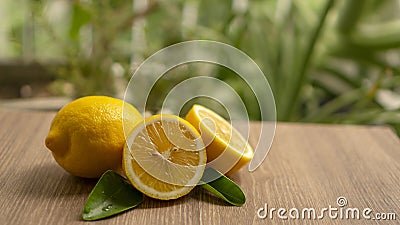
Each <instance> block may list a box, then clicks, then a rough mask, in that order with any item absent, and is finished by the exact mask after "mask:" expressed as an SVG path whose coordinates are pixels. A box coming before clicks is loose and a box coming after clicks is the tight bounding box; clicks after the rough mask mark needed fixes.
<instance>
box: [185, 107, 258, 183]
mask: <svg viewBox="0 0 400 225" xmlns="http://www.w3.org/2000/svg"><path fill="white" fill-rule="evenodd" d="M185 119H186V120H187V121H189V122H190V123H191V124H192V125H193V126H194V127H195V128H196V129H197V131H198V132H200V133H201V137H202V138H203V140H204V143H206V145H207V146H206V149H207V160H208V165H209V166H211V167H213V168H214V169H216V170H218V171H220V172H222V173H224V174H226V175H231V174H233V173H235V172H237V171H238V170H239V169H240V168H242V167H243V166H244V165H246V164H247V163H248V162H250V160H251V159H252V158H253V155H254V151H253V149H252V147H251V146H250V144H249V143H248V142H247V140H246V139H245V138H244V137H243V136H242V135H241V134H240V132H239V131H238V130H236V129H235V128H234V127H233V126H231V124H230V123H229V122H228V121H226V120H225V119H224V118H222V117H221V116H220V115H218V114H217V113H215V112H214V111H212V110H210V109H208V108H206V107H204V106H202V105H197V104H195V105H193V107H192V108H191V109H190V110H189V112H188V113H187V115H186V117H185Z"/></svg>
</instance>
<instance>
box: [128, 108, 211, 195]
mask: <svg viewBox="0 0 400 225" xmlns="http://www.w3.org/2000/svg"><path fill="white" fill-rule="evenodd" d="M206 163H207V154H206V150H205V147H204V144H203V142H202V140H201V137H200V134H199V133H198V132H197V130H196V129H195V128H194V127H193V126H192V125H191V124H190V123H188V122H187V121H185V120H184V119H182V118H180V117H178V116H174V115H165V114H163V115H154V116H151V117H149V118H147V119H145V120H144V121H143V122H141V123H139V124H138V125H137V126H136V127H135V128H133V130H132V132H131V133H130V134H129V135H128V137H127V144H126V146H125V148H124V153H123V169H124V172H125V174H126V176H127V177H128V179H129V181H130V182H131V183H132V185H133V186H134V187H135V188H137V189H138V190H140V191H141V192H142V193H144V194H145V195H147V196H150V197H153V198H157V199H162V200H168V199H176V198H179V197H181V196H183V195H186V194H187V193H189V192H190V191H191V190H192V189H193V188H194V187H195V186H196V185H197V184H198V183H199V181H200V179H201V177H202V175H203V173H204V169H205V166H206Z"/></svg>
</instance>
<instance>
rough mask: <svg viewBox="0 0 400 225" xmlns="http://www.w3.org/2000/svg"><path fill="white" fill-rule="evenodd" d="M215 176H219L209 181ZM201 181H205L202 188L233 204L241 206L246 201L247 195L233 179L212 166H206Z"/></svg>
mask: <svg viewBox="0 0 400 225" xmlns="http://www.w3.org/2000/svg"><path fill="white" fill-rule="evenodd" d="M215 177H218V178H217V179H215V180H213V181H211V182H208V183H207V181H208V180H212V179H213V178H215ZM201 181H202V182H203V184H201V185H200V186H201V187H202V188H204V189H205V190H207V191H209V192H211V193H213V194H214V195H215V196H217V197H219V198H221V199H223V200H224V201H226V202H228V203H229V204H231V205H234V206H241V205H243V204H244V203H245V202H246V196H245V195H244V193H243V191H242V189H240V187H239V186H238V185H237V184H235V182H233V181H232V180H231V179H229V178H228V177H226V176H224V175H223V174H222V173H220V172H218V171H216V170H214V169H213V168H211V167H208V168H206V170H205V171H204V174H203V177H202V178H201Z"/></svg>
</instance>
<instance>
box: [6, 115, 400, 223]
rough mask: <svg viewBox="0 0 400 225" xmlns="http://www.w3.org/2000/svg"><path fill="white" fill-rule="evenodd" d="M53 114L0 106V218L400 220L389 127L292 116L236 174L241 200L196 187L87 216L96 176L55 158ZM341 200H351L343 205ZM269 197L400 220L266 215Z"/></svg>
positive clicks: (396, 161) (399, 156) (272, 201)
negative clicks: (69, 169) (50, 140)
mask: <svg viewBox="0 0 400 225" xmlns="http://www.w3.org/2000/svg"><path fill="white" fill-rule="evenodd" d="M53 116H54V113H51V112H37V111H36V112H32V111H25V112H24V111H16V110H14V111H13V110H4V109H3V110H0V127H1V129H0V160H1V161H0V224H24V225H25V224H83V223H92V224H140V225H142V224H185V225H186V224H188V225H190V224H237V225H239V224H400V218H399V217H400V141H399V139H398V137H397V136H396V135H395V134H394V133H393V132H392V131H391V130H390V129H389V128H387V127H373V126H339V125H310V124H288V123H283V124H278V125H277V130H276V136H275V139H274V143H273V145H272V148H271V150H270V153H269V155H268V156H267V158H266V160H265V161H264V162H263V164H262V165H261V167H260V168H258V169H257V170H256V171H255V172H253V173H248V172H247V171H246V170H241V171H240V172H238V173H237V174H235V175H233V176H232V179H233V180H234V181H235V182H237V183H238V184H239V185H240V186H241V188H242V189H243V191H244V192H245V194H246V197H247V202H246V203H245V205H244V206H242V207H234V206H229V205H227V204H225V203H224V202H223V201H221V200H219V199H217V198H215V197H214V196H212V195H209V194H208V193H206V192H205V191H203V190H200V189H195V190H194V191H192V192H191V193H190V194H189V195H187V196H185V197H182V198H180V199H177V200H173V201H159V200H154V199H150V198H145V200H144V202H143V203H142V204H141V205H140V206H138V207H137V208H135V209H133V210H131V211H128V212H126V213H123V214H120V215H117V216H115V217H112V218H110V219H106V220H101V221H96V222H85V221H82V219H81V212H82V209H83V205H84V203H85V200H86V198H87V196H88V194H89V192H90V191H91V189H92V188H93V186H94V184H95V182H96V181H95V180H89V179H81V178H77V177H74V176H71V175H69V174H68V173H66V172H64V170H63V169H61V168H60V167H59V166H58V165H57V164H56V162H55V161H54V160H53V158H52V156H51V154H50V151H48V150H47V149H46V147H45V146H44V139H45V137H46V135H47V132H48V129H49V126H50V122H51V120H52V118H53ZM259 125H260V124H259V123H253V124H252V127H253V128H256V127H257V126H259ZM254 130H257V129H254ZM253 133H254V132H253ZM251 141H255V140H251ZM253 144H254V143H253ZM339 197H344V198H346V200H347V205H346V206H343V207H339V206H338V203H337V199H338V198H339ZM265 204H267V205H268V208H269V210H270V209H271V208H281V207H282V208H285V209H287V210H290V209H292V208H297V209H298V210H299V211H300V213H301V210H302V209H304V208H315V209H316V211H317V212H319V211H320V210H321V209H323V208H327V207H329V206H330V205H331V207H337V208H342V209H347V208H359V209H360V211H361V210H363V209H364V208H371V209H372V210H373V211H372V213H370V214H369V215H371V216H374V215H376V214H375V213H387V214H385V215H386V216H387V215H393V213H394V214H396V219H395V220H393V219H392V220H372V219H370V220H366V219H364V218H361V219H360V220H356V219H331V218H330V217H329V215H327V214H326V213H325V214H324V215H325V217H324V218H323V219H315V220H314V219H290V218H289V219H287V220H283V219H280V218H278V216H277V213H276V212H273V213H272V215H273V219H270V218H269V215H270V214H268V215H267V218H265V219H260V218H259V217H258V216H257V210H258V209H260V208H261V207H264V206H265ZM264 212H265V210H262V211H260V214H261V216H262V213H264ZM274 213H275V214H274ZM292 213H293V212H292ZM391 213H392V214H391ZM285 215H286V216H288V213H286V214H285ZM293 215H295V214H293ZM380 215H383V214H380ZM300 216H301V215H300ZM300 218H301V217H300Z"/></svg>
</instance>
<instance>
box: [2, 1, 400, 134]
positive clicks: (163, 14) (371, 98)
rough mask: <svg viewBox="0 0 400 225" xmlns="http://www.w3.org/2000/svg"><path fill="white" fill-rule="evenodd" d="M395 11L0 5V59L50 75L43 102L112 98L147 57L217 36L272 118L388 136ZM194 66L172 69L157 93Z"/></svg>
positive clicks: (363, 4)
mask: <svg viewBox="0 0 400 225" xmlns="http://www.w3.org/2000/svg"><path fill="white" fill-rule="evenodd" d="M399 11H400V1H398V0H385V1H382V0H219V1H212V0H199V1H195V0H175V1H166V0H162V1H156V0H130V1H128V0H102V1H96V0H74V1H72V0H71V1H70V0H36V1H25V0H5V1H2V2H1V3H0V17H1V18H0V19H1V22H0V59H2V60H4V59H7V60H10V59H19V60H21V59H22V60H23V61H35V62H40V63H41V64H43V65H45V66H46V67H47V68H48V69H49V70H50V71H52V72H54V73H55V74H56V77H57V79H56V80H55V81H54V82H52V83H51V84H50V86H49V88H50V90H52V91H53V93H54V94H62V95H69V96H72V97H79V96H83V95H93V94H106V95H114V96H121V94H123V93H122V92H123V91H124V88H125V86H126V83H127V81H128V80H129V78H130V76H131V73H132V71H134V69H135V68H137V67H138V65H140V63H141V62H143V60H144V59H146V57H148V56H150V55H151V54H153V53H155V52H156V51H158V50H160V49H162V48H164V47H166V46H169V45H171V44H174V43H178V42H182V41H185V40H195V39H207V40H216V41H221V42H224V43H227V44H230V45H233V46H235V47H237V48H239V49H240V50H242V51H244V52H245V53H246V54H248V55H249V56H250V57H252V58H253V59H254V60H255V62H256V63H257V64H258V65H259V66H260V68H261V69H262V71H263V72H264V74H265V75H266V76H267V79H268V81H269V82H270V85H271V88H272V90H273V92H274V96H275V100H276V104H277V116H278V120H279V121H300V122H319V123H346V124H388V125H391V126H392V127H393V128H394V129H395V130H396V131H397V132H398V133H399V132H400V14H399V13H398V12H399ZM198 70H199V66H197V67H196V66H187V67H183V68H179V69H178V70H177V71H175V72H176V75H175V77H173V78H172V79H171V78H169V79H166V80H165V81H164V82H163V81H161V83H160V84H158V85H157V87H156V88H158V91H157V92H158V93H160V92H163V91H164V92H167V91H168V90H169V89H170V88H171V87H172V86H173V85H174V84H175V83H177V82H179V81H180V80H182V79H184V78H185V76H187V74H189V73H191V74H193V73H196V71H198ZM206 72H207V73H208V75H210V76H214V77H217V78H218V79H221V80H224V81H225V82H227V83H229V84H230V85H231V86H232V87H233V88H235V90H236V91H237V92H238V93H239V94H240V95H241V96H242V97H243V98H244V99H246V101H245V102H246V105H247V107H248V109H249V111H250V116H251V118H252V119H255V120H257V119H259V117H258V114H257V112H255V111H256V110H257V109H256V107H254V99H253V98H252V95H251V93H249V92H250V90H249V89H248V88H246V87H245V85H243V82H242V81H241V80H240V79H237V77H236V76H234V75H232V72H231V71H229V70H227V69H225V68H219V67H214V68H211V69H208V70H206ZM203 73H204V68H203ZM156 99H157V98H155V100H154V102H155V103H154V110H156V108H157V104H159V103H158V102H157V101H156Z"/></svg>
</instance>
